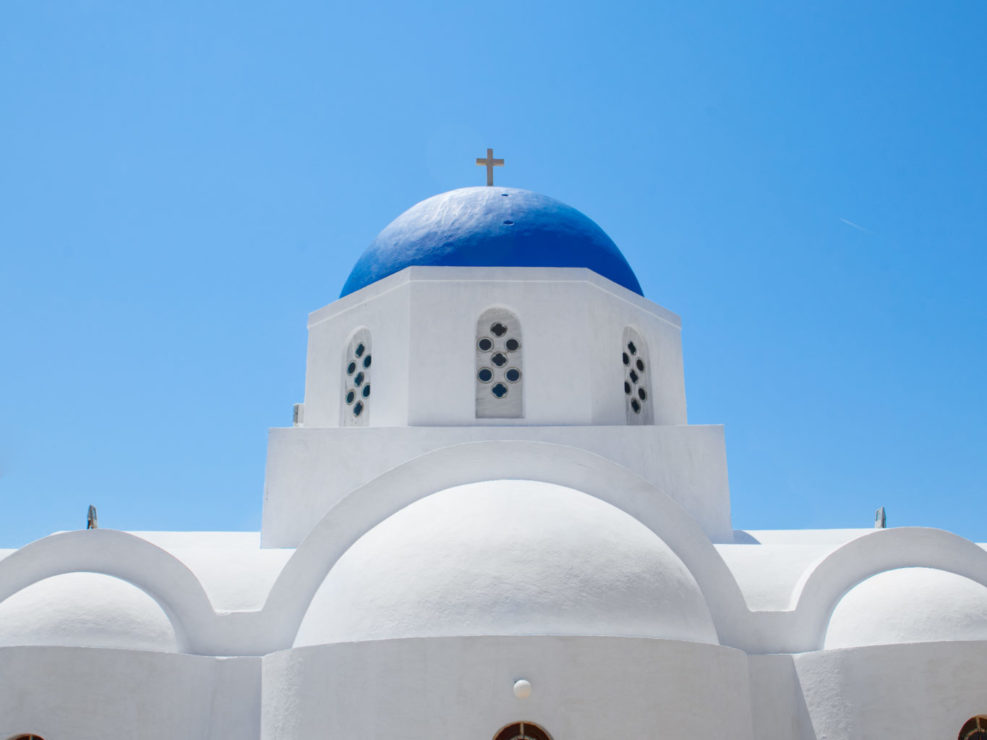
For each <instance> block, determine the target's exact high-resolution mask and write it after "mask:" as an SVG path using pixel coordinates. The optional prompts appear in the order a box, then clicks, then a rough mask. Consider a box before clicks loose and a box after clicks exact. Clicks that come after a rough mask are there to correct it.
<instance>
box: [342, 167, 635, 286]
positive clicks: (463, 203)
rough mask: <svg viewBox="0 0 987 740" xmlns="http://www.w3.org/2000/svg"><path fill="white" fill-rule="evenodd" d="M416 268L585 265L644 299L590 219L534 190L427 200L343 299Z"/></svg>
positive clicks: (372, 255)
mask: <svg viewBox="0 0 987 740" xmlns="http://www.w3.org/2000/svg"><path fill="white" fill-rule="evenodd" d="M413 265H442V266H458V267H585V268H588V269H590V270H593V271H594V272H596V273H598V274H599V275H602V276H603V277H605V278H607V279H608V280H612V281H613V282H615V283H617V284H618V285H622V286H623V287H625V288H627V289H628V290H632V291H634V292H635V293H638V294H639V295H643V294H642V292H641V285H640V284H639V283H638V281H637V278H636V277H635V276H634V272H633V271H632V270H631V267H630V265H629V264H627V260H626V259H624V255H622V254H621V253H620V250H619V249H618V248H617V245H616V244H614V243H613V240H611V239H610V237H609V236H607V235H606V232H604V231H603V229H601V228H600V227H599V226H597V225H596V223H594V222H593V221H592V220H591V219H589V218H588V217H587V216H584V215H583V214H582V213H580V212H579V211H577V210H576V209H575V208H572V207H570V206H567V205H566V204H565V203H560V202H559V201H557V200H555V199H553V198H549V197H547V196H545V195H539V194H538V193H533V192H531V191H529V190H518V189H516V188H499V187H475V188H460V189H458V190H450V191H449V192H448V193H441V194H440V195H435V196H433V197H431V198H428V199H426V200H423V201H422V202H421V203H418V204H417V205H414V206H412V207H411V208H409V209H408V210H407V211H405V212H404V213H402V214H401V215H400V216H398V217H397V218H396V219H394V220H393V221H392V222H391V223H390V224H388V225H387V227H386V228H385V229H384V230H383V231H381V232H380V234H378V235H377V238H376V239H375V240H374V242H373V243H372V244H371V245H370V246H369V247H368V248H367V250H366V251H365V252H364V253H363V255H362V256H361V257H360V259H359V260H357V263H356V265H355V266H354V267H353V271H352V272H351V273H350V276H349V278H348V279H347V281H346V284H345V285H344V286H343V291H342V293H341V294H340V297H342V296H345V295H349V294H350V293H353V292H355V291H357V290H360V289H361V288H364V287H366V286H368V285H370V284H371V283H374V282H376V281H378V280H380V279H381V278H385V277H387V276H388V275H393V274H394V273H396V272H398V271H400V270H403V269H404V268H405V267H411V266H413Z"/></svg>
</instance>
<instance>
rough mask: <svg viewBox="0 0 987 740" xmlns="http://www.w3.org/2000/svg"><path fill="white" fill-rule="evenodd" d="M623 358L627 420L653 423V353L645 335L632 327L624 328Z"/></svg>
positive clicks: (636, 422) (637, 422) (634, 422)
mask: <svg viewBox="0 0 987 740" xmlns="http://www.w3.org/2000/svg"><path fill="white" fill-rule="evenodd" d="M620 361H621V363H622V367H623V369H624V412H625V415H626V418H627V423H628V424H653V423H654V418H655V415H654V403H653V402H652V400H651V356H650V355H649V354H648V345H647V344H646V343H645V341H644V338H643V337H642V336H641V335H640V334H638V333H637V331H635V330H634V329H632V328H631V327H629V326H628V327H627V328H625V329H624V338H623V347H622V348H621V356H620Z"/></svg>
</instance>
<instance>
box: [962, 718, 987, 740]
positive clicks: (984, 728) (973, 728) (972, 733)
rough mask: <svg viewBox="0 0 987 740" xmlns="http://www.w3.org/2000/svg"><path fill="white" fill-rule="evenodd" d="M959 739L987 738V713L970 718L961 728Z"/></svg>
mask: <svg viewBox="0 0 987 740" xmlns="http://www.w3.org/2000/svg"><path fill="white" fill-rule="evenodd" d="M959 740H987V715H984V714H981V715H978V716H976V717H971V718H970V719H968V720H967V721H966V724H965V725H963V729H962V730H960V736H959Z"/></svg>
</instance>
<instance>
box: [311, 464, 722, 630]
mask: <svg viewBox="0 0 987 740" xmlns="http://www.w3.org/2000/svg"><path fill="white" fill-rule="evenodd" d="M533 634H558V635H613V636H647V637H655V638H667V639H678V640H689V641H695V642H706V643H716V642H717V636H716V630H715V628H714V626H713V621H712V619H711V617H710V613H709V610H708V608H707V606H706V602H705V600H704V599H703V595H702V592H701V591H700V589H699V586H698V585H697V583H696V581H695V579H694V578H693V577H692V575H691V574H690V573H689V571H688V570H687V569H686V567H685V565H684V564H683V563H682V561H681V560H679V558H678V557H677V556H676V555H675V554H674V553H673V552H672V551H671V550H670V549H669V547H668V546H667V545H666V544H665V543H664V542H662V540H661V539H659V538H658V537H657V536H656V535H655V534H654V533H653V532H651V530H649V529H647V528H646V527H645V526H644V525H642V524H641V523H640V522H638V521H637V520H636V519H634V518H632V517H631V516H629V515H628V514H626V513H624V512H623V511H621V510H619V509H617V508H615V507H613V506H611V505H610V504H607V503H604V502H602V501H600V500H599V499H596V498H593V497H591V496H589V495H587V494H585V493H582V492H580V491H576V490H573V489H571V488H565V487H563V486H558V485H553V484H549V483H538V482H533V481H521V480H505V481H488V482H483V483H474V484H470V485H464V486H456V487H454V488H450V489H447V490H444V491H441V492H439V493H435V494H433V495H431V496H429V497H427V498H425V499H422V500H420V501H417V502H415V503H413V504H411V505H410V506H408V507H406V508H405V509H403V510H401V511H399V512H397V513H396V514H394V515H392V516H391V517H389V518H387V519H385V520H384V521H383V522H381V523H380V524H379V525H377V526H376V527H374V528H373V529H372V530H370V531H369V532H367V533H366V534H365V535H364V536H363V537H361V538H360V539H359V540H358V541H357V542H356V543H354V545H353V546H352V547H351V548H350V549H349V550H348V551H347V552H346V553H344V555H343V556H342V557H341V558H340V559H339V561H338V562H337V563H336V564H335V566H334V567H333V568H332V570H331V571H330V573H329V575H328V576H327V577H326V579H325V581H324V582H323V583H322V585H321V587H320V588H319V590H318V592H317V593H316V595H315V597H314V599H313V600H312V603H311V605H310V606H309V609H308V612H307V613H306V616H305V618H304V620H303V622H302V625H301V628H300V629H299V632H298V636H297V638H296V641H295V645H296V646H302V645H315V644H325V643H332V642H345V641H356V640H373V639H387V638H398V637H425V636H447V635H533Z"/></svg>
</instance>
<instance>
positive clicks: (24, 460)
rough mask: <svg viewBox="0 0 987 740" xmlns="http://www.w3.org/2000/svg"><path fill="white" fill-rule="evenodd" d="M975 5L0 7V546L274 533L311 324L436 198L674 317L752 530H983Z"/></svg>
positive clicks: (694, 387)
mask: <svg viewBox="0 0 987 740" xmlns="http://www.w3.org/2000/svg"><path fill="white" fill-rule="evenodd" d="M985 28H987V4H985V3H983V2H979V1H974V0H971V1H970V2H948V1H947V2H940V3H930V2H922V3H918V2H900V1H899V2H860V1H859V0H857V1H854V2H846V1H844V2H826V3H822V2H818V3H815V2H813V3H810V2H794V3H793V2H791V1H790V0H785V1H778V2H747V3H727V2H723V3H712V2H708V1H707V0H683V1H674V2H641V3H625V2H607V3H593V4H589V3H579V2H560V3H542V2H524V3H521V2H502V3H466V2H454V3H434V2H433V3H429V2H418V3H386V2H384V3H353V2H349V3H339V4H334V3H328V2H293V3H280V4H273V3H252V2H248V3H245V2H240V1H237V2H233V1H232V0H230V1H223V2H201V1H199V0H197V1H196V2H188V1H185V0H178V1H176V2H169V3H134V2H125V1H124V0H6V2H4V3H3V4H2V5H0V255H2V262H0V328H2V345H0V358H2V361H0V497H2V504H3V509H4V515H3V517H0V544H2V545H5V546H15V545H21V544H23V543H26V542H28V541H30V540H33V539H36V538H38V537H41V536H43V535H45V534H47V533H49V532H51V531H53V530H58V529H71V528H77V527H79V526H82V525H83V524H84V521H85V513H86V507H87V505H88V504H89V503H91V502H92V503H95V504H96V505H97V506H98V507H99V512H100V523H101V524H102V525H103V526H107V527H114V528H121V529H256V528H258V527H259V524H260V514H261V499H262V491H263V479H264V459H265V449H266V435H267V429H268V428H269V427H273V426H286V425H288V424H290V419H291V405H292V404H293V403H295V402H297V401H301V400H302V391H303V382H304V366H305V339H306V335H305V321H306V315H307V313H308V312H309V311H311V310H314V309H316V308H319V307H320V306H323V305H325V304H327V303H329V302H330V301H332V300H333V299H334V298H335V297H336V296H337V295H338V293H339V290H340V288H341V286H342V284H343V282H344V281H345V279H346V275H347V273H348V271H349V269H350V267H351V266H352V264H353V263H354V261H355V260H356V259H357V257H358V256H359V254H360V253H361V251H362V250H363V249H364V247H365V246H366V245H367V244H368V243H369V242H370V241H371V240H372V238H373V237H374V235H375V234H376V233H377V231H379V230H380V229H381V228H383V227H384V226H385V225H386V224H387V223H388V222H389V221H390V220H391V219H392V218H394V217H395V216H396V215H397V214H398V213H400V212H401V211H402V210H404V209H405V208H407V207H408V206H410V205H412V204H413V203H415V202H416V201H418V200H421V199H422V198H424V197H427V196H429V195H431V194H434V193H437V192H440V191H443V190H448V189H451V188H455V187H459V186H463V185H474V184H482V183H483V177H484V174H483V170H482V169H481V168H478V167H476V166H475V165H474V164H473V159H474V158H475V157H476V156H480V155H482V154H483V153H484V152H485V148H486V147H488V146H492V147H494V148H495V150H496V154H497V156H503V157H505V158H506V160H507V166H506V167H505V168H503V169H500V170H498V171H497V181H498V182H500V183H503V184H505V185H511V186H516V187H523V188H529V189H532V190H536V191H540V192H544V193H547V194H549V195H552V196H554V197H556V198H559V199H560V200H563V201H565V202H567V203H569V204H571V205H573V206H575V207H577V208H579V209H580V210H582V211H584V212H585V213H586V214H588V215H589V216H590V217H591V218H593V219H595V220H596V221H597V222H598V223H599V224H600V225H601V226H602V227H603V228H604V229H605V230H607V231H608V233H609V234H610V235H611V236H612V237H613V238H614V240H615V241H616V242H617V244H618V245H620V247H621V249H622V250H623V252H624V254H625V255H626V256H627V258H628V260H629V261H630V263H631V265H632V266H633V267H634V268H635V270H636V272H637V275H638V277H639V279H640V281H641V283H642V285H643V287H644V291H645V294H646V295H647V296H648V297H649V298H651V299H652V300H654V301H656V302H658V303H660V304H662V305H664V306H666V307H667V308H670V309H671V310H673V311H675V312H677V313H679V314H680V315H681V316H682V317H683V320H684V335H683V338H684V348H685V359H686V383H687V391H688V394H689V404H690V405H689V415H690V421H692V422H693V423H724V424H725V425H726V436H727V452H728V457H729V464H730V478H731V487H732V495H733V511H734V524H735V526H736V527H738V528H753V529H757V528H801V527H852V526H864V527H867V526H870V525H871V523H872V521H873V511H874V509H875V508H876V507H877V506H878V505H881V504H883V505H885V506H886V507H887V509H888V516H889V524H891V525H905V524H922V525H929V526H937V527H944V528H947V529H951V530H953V531H956V532H958V533H960V534H962V535H964V536H966V537H970V538H973V539H976V540H978V541H984V540H987V517H985V513H987V504H985V499H987V454H985V449H987V431H985V429H987V424H985V417H987V393H985V390H984V386H985V383H987V372H985V366H987V341H985V340H987V308H985V305H987V300H985V292H987V291H985V286H984V283H985V276H987V255H985V245H987V207H985V206H987V184H985V183H987V154H985V146H984V145H985V136H984V135H985V132H987V44H985V43H984V29H985Z"/></svg>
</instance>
